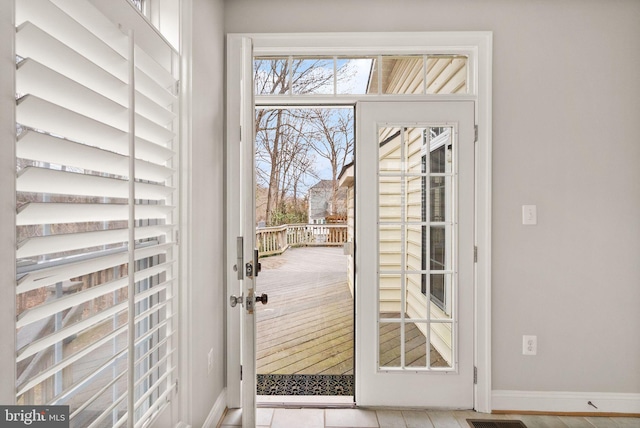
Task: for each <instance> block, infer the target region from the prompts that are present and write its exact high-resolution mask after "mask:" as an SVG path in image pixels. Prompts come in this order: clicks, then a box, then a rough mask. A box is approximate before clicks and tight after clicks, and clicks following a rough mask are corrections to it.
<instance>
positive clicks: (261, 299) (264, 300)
mask: <svg viewBox="0 0 640 428" xmlns="http://www.w3.org/2000/svg"><path fill="white" fill-rule="evenodd" d="M258 302H261V303H262V304H263V305H266V304H267V302H269V296H267V294H266V293H262V294H261V295H260V296H256V303H258Z"/></svg>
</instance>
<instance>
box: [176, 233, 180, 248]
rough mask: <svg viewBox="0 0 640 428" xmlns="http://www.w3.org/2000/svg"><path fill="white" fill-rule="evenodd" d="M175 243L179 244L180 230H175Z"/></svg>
mask: <svg viewBox="0 0 640 428" xmlns="http://www.w3.org/2000/svg"><path fill="white" fill-rule="evenodd" d="M176 245H180V231H179V230H176Z"/></svg>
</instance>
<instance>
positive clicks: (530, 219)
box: [522, 205, 538, 225]
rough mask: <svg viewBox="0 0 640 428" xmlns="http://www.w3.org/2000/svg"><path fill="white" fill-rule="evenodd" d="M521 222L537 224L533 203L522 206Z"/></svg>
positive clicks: (536, 212) (535, 208)
mask: <svg viewBox="0 0 640 428" xmlns="http://www.w3.org/2000/svg"><path fill="white" fill-rule="evenodd" d="M522 224H526V225H533V224H538V209H537V207H536V206H535V205H523V206H522Z"/></svg>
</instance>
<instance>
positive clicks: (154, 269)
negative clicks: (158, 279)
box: [134, 260, 175, 282]
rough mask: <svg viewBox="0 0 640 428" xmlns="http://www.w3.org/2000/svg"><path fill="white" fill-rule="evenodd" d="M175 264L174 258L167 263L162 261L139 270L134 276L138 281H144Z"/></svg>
mask: <svg viewBox="0 0 640 428" xmlns="http://www.w3.org/2000/svg"><path fill="white" fill-rule="evenodd" d="M174 264H175V261H174V260H171V261H168V262H166V263H161V264H158V265H155V266H151V267H148V268H146V269H143V270H139V271H137V272H136V273H135V274H134V278H135V281H136V282H140V281H144V280H145V279H149V278H151V277H152V276H155V275H159V274H161V273H163V272H166V271H168V270H169V269H170V268H171V267H173V266H174Z"/></svg>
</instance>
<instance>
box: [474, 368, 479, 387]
mask: <svg viewBox="0 0 640 428" xmlns="http://www.w3.org/2000/svg"><path fill="white" fill-rule="evenodd" d="M473 384H474V385H477V384H478V368H477V367H475V366H474V367H473Z"/></svg>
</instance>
